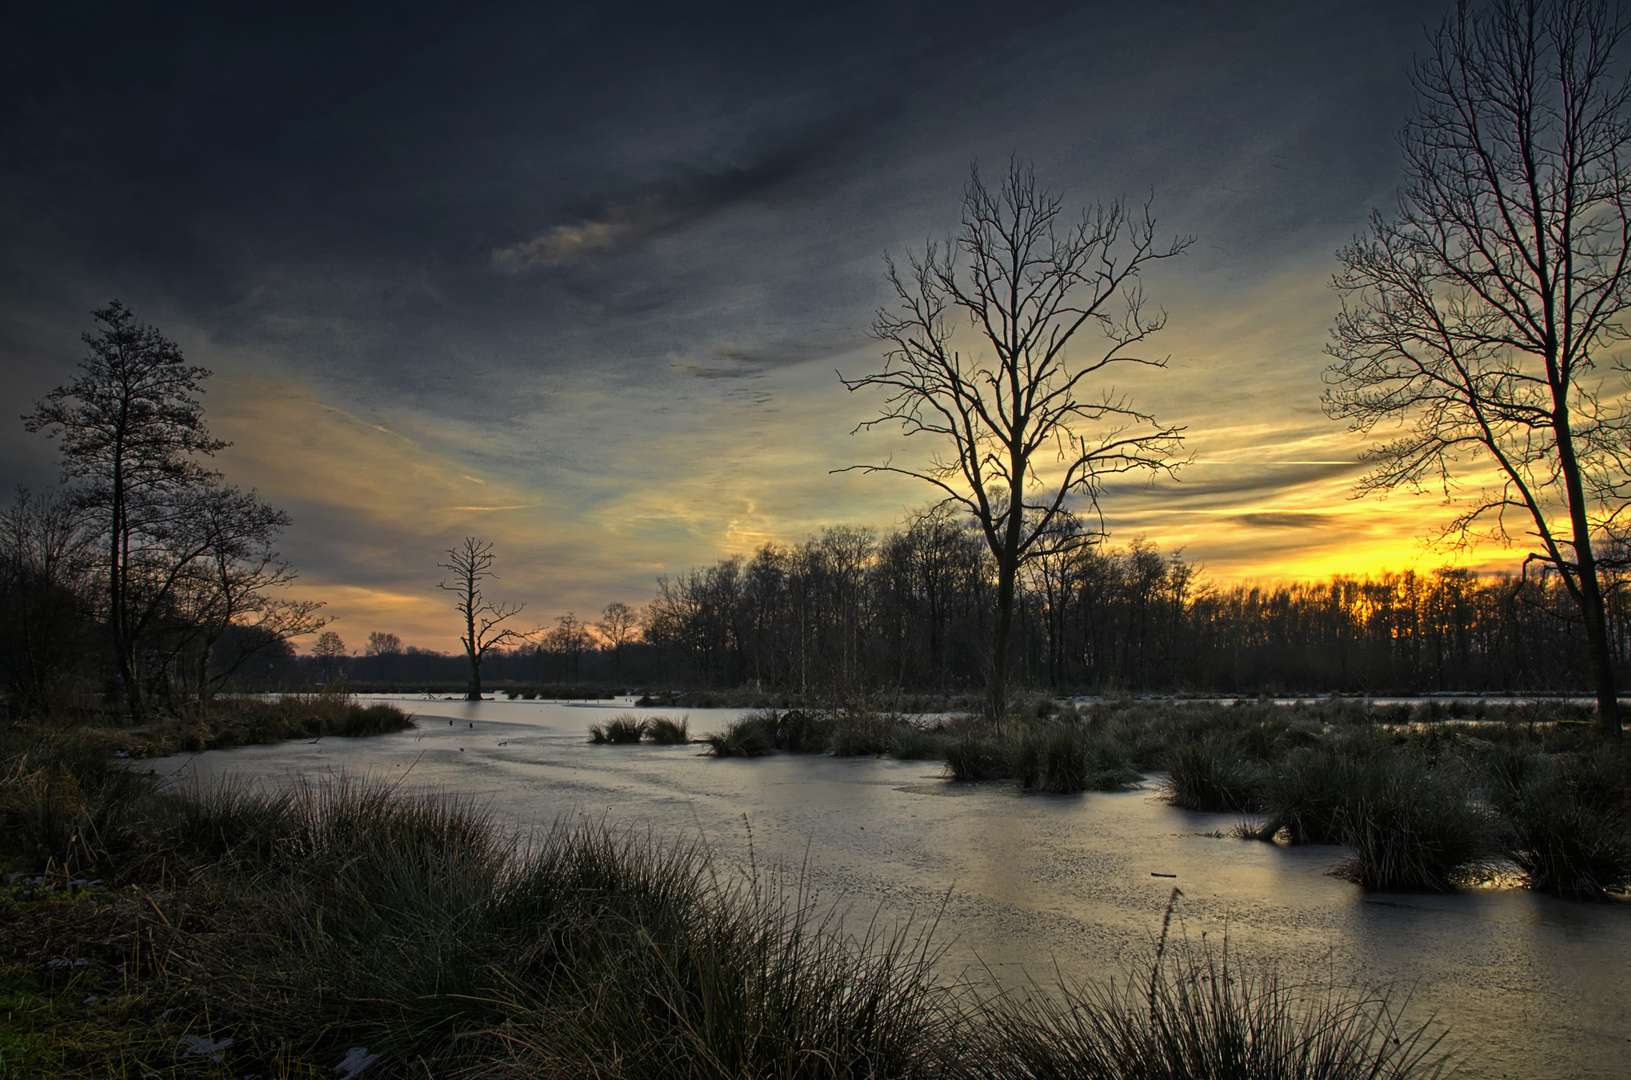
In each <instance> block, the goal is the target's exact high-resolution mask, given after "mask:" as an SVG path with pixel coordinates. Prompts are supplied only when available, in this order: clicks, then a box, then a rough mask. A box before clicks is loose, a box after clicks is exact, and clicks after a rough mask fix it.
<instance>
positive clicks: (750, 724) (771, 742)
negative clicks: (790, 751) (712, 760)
mask: <svg viewBox="0 0 1631 1080" xmlns="http://www.w3.org/2000/svg"><path fill="white" fill-rule="evenodd" d="M776 723H777V718H776V711H775V710H774V709H766V710H762V711H759V712H751V713H746V714H744V715H742V716H741V717H738V718H737V719H735V720H732V721H730V722H729V723H727V724H726V725H725V728H724V730H723V731H716V732H712V733H710V734H707V735H704V736H703V737H702V741H703V742H705V743H707V744H708V748H709V752H710V753H712V754H713V756H714V757H763V756H765V755H766V754H773V753H775V752H776Z"/></svg>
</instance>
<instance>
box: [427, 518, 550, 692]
mask: <svg viewBox="0 0 1631 1080" xmlns="http://www.w3.org/2000/svg"><path fill="white" fill-rule="evenodd" d="M496 558H497V557H496V556H495V555H494V554H493V544H492V541H490V540H477V539H476V538H475V537H473V536H467V537H465V538H464V543H463V544H461V545H459V546H458V547H455V548H449V549H448V551H447V562H444V563H437V564H436V565H437V566H439V567H441V568H442V569H443V570H446V571H448V572H449V573H450V574H452V575H453V577H452V579H451V580H450V581H441V582H439V583H437V586H436V587H437V588H438V589H442V590H444V591H446V592H450V593H452V594H454V596H455V598H456V599H455V600H454V603H453V606H454V607H455V608H456V609H458V612H459V614H460V615H461V616H463V617H464V635H463V636H462V637H460V638H459V643H460V644H461V645H463V646H464V652H465V656H466V657H467V658H468V659H469V661H470V685H469V689H468V690H467V691H466V692H465V695H464V696H465V700H466V701H480V700H481V662H482V660H483V659H484V658H485V657H486V656H487V653H488V652H489V651H490V650H492V649H493V648H495V647H497V646H499V645H503V644H505V643H507V642H511V641H524V640H526V638H527V637H529V636H530V635H531V633H532V632H531V631H525V632H524V631H519V630H514V629H511V628H509V627H506V626H503V625H502V624H503V623H505V622H507V621H509V620H510V619H512V618H514V617H515V616H516V615H519V614H520V613H521V609H522V608H523V607H525V606H526V605H524V604H505V603H495V602H494V601H492V600H490V599H488V598H487V596H486V595H485V593H484V592H483V588H484V586H483V582H485V581H486V580H487V579H488V578H493V579H495V580H496V579H497V577H498V575H497V574H496V573H494V572H493V563H494V562H495V561H496Z"/></svg>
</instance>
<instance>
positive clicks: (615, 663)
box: [595, 600, 640, 683]
mask: <svg viewBox="0 0 1631 1080" xmlns="http://www.w3.org/2000/svg"><path fill="white" fill-rule="evenodd" d="M595 629H596V630H598V631H599V632H600V635H601V636H602V637H604V638H605V639H606V644H608V645H610V646H611V647H612V671H613V672H614V674H613V678H614V679H616V681H617V682H619V683H621V682H622V681H623V650H624V649H626V648H628V646H629V643H630V642H632V641H634V640H635V639H636V638H638V637H639V636H640V614H639V612H637V611H635V610H634V609H633V608H631V607H629V605H627V604H625V603H623V601H621V600H614V601H612V602H611V603H610V604H607V605H606V607H605V609H604V610H602V611H601V613H600V621H599V622H597V623H595Z"/></svg>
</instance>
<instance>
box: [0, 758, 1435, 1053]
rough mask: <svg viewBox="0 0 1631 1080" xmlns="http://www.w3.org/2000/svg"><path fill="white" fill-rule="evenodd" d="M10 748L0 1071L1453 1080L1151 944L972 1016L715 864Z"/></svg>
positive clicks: (755, 880)
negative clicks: (1237, 1064) (1205, 1071)
mask: <svg viewBox="0 0 1631 1080" xmlns="http://www.w3.org/2000/svg"><path fill="white" fill-rule="evenodd" d="M0 750H3V757H0V761H3V765H0V768H3V770H4V775H5V777H6V783H5V784H4V785H3V787H0V845H3V846H0V858H3V859H4V860H5V861H6V868H7V871H8V873H7V876H6V878H5V879H4V880H5V881H6V882H7V884H6V886H5V887H4V889H3V890H0V919H3V920H4V924H5V925H6V927H7V933H6V935H5V936H4V938H3V940H4V942H5V944H4V945H3V946H0V994H4V995H5V998H6V1002H5V1004H6V1009H5V1012H4V1016H5V1019H4V1021H3V1027H0V1075H3V1076H5V1077H7V1078H11V1077H17V1078H23V1077H47V1076H49V1077H62V1076H125V1075H138V1074H139V1075H144V1076H173V1077H180V1076H208V1077H217V1076H218V1077H226V1076H233V1077H239V1076H244V1075H247V1074H258V1075H262V1076H279V1077H314V1076H334V1075H337V1074H338V1075H341V1076H354V1075H356V1074H357V1072H358V1071H360V1070H361V1069H362V1068H363V1067H366V1071H367V1075H368V1076H369V1077H370V1078H373V1077H388V1076H410V1075H412V1076H424V1075H438V1076H467V1077H520V1076H529V1077H531V1076H541V1077H551V1076H561V1077H565V1076H585V1075H592V1076H601V1077H628V1078H636V1077H648V1076H649V1077H671V1076H688V1077H719V1078H726V1077H744V1078H745V1077H788V1078H793V1077H812V1078H813V1077H839V1076H856V1077H859V1076H869V1077H919V1076H921V1077H930V1076H934V1077H960V1076H993V1077H995V1076H1004V1077H1008V1076H1081V1077H1123V1076H1125V1077H1132V1076H1174V1077H1176V1076H1183V1075H1196V1073H1195V1071H1194V1070H1195V1069H1196V1068H1200V1067H1202V1064H1201V1063H1205V1062H1214V1063H1217V1062H1226V1061H1232V1060H1236V1059H1239V1060H1240V1061H1241V1062H1242V1063H1245V1062H1246V1061H1247V1060H1248V1058H1247V1057H1243V1056H1242V1055H1248V1056H1249V1058H1250V1060H1251V1062H1253V1064H1251V1066H1250V1067H1251V1069H1252V1070H1253V1071H1252V1072H1251V1073H1250V1075H1254V1076H1276V1077H1278V1076H1286V1077H1309V1078H1314V1077H1333V1078H1336V1077H1356V1078H1357V1077H1401V1078H1402V1077H1416V1076H1430V1075H1435V1074H1436V1073H1437V1071H1438V1063H1437V1061H1436V1059H1435V1058H1434V1054H1435V1053H1436V1051H1435V1044H1434V1041H1433V1039H1432V1038H1430V1037H1428V1036H1427V1035H1425V1034H1424V1033H1423V1031H1422V1030H1420V1029H1416V1028H1410V1027H1404V1026H1401V1025H1400V1023H1399V1019H1398V1016H1397V1012H1396V1010H1394V1009H1393V1008H1391V1007H1390V1006H1389V1005H1388V1003H1387V1001H1386V999H1385V998H1377V997H1374V996H1365V995H1355V996H1348V995H1345V994H1342V993H1335V994H1333V993H1331V992H1329V991H1328V990H1326V991H1320V990H1314V991H1310V992H1308V993H1303V992H1301V991H1298V990H1297V989H1296V988H1287V987H1284V986H1281V985H1279V984H1277V983H1275V982H1274V981H1273V980H1272V979H1269V978H1267V977H1263V976H1253V977H1250V978H1244V979H1242V978H1240V977H1239V976H1241V975H1248V974H1250V973H1247V972H1238V973H1235V972H1230V971H1228V970H1225V969H1222V968H1220V964H1221V963H1222V959H1221V954H1220V955H1212V954H1209V953H1206V952H1205V951H1192V950H1187V949H1185V948H1179V947H1176V946H1175V947H1173V948H1167V947H1166V945H1165V941H1164V940H1163V942H1162V947H1161V948H1159V949H1158V950H1157V951H1156V954H1155V956H1154V957H1153V958H1152V960H1151V962H1150V964H1149V965H1148V966H1147V967H1146V968H1145V969H1144V970H1143V971H1142V972H1140V973H1138V974H1137V977H1136V979H1135V981H1134V982H1133V983H1131V984H1128V986H1126V987H1122V986H1121V984H1119V983H1117V984H1114V986H1111V985H1110V984H1105V985H1100V984H1098V983H1092V984H1085V985H1079V986H1078V985H1065V986H1060V987H1056V988H1043V987H1030V988H1028V990H1019V991H1016V992H1013V993H1009V994H1000V995H977V994H974V993H972V992H970V991H968V990H966V989H964V988H961V987H958V986H953V985H950V984H948V983H946V982H944V981H942V980H941V979H940V978H939V977H938V976H937V973H936V971H935V968H934V962H935V959H936V955H937V954H936V950H935V948H934V946H933V945H932V942H931V940H930V937H929V935H928V934H927V933H920V932H911V931H903V932H899V933H886V932H881V931H878V930H877V929H872V930H869V931H867V932H865V933H863V934H861V935H859V936H855V935H852V934H848V933H846V932H844V929H843V928H842V926H841V925H840V921H839V918H838V916H837V915H836V914H834V913H832V912H827V911H822V910H817V909H816V908H814V907H813V906H812V904H811V903H810V902H809V901H808V900H807V899H805V898H804V896H803V895H802V894H801V893H800V891H799V889H798V888H797V882H781V881H775V880H770V879H767V878H765V877H763V876H761V875H759V874H757V873H755V872H753V871H752V870H751V869H750V870H748V871H745V872H741V873H731V872H729V871H728V870H727V869H726V868H724V867H720V866H718V865H716V864H715V863H714V861H713V860H712V859H711V858H710V857H709V855H708V853H707V852H706V851H704V850H701V849H698V848H696V847H690V846H684V845H671V844H664V843H661V842H658V841H654V840H651V839H649V838H643V837H639V836H633V835H629V834H626V833H620V832H617V831H615V830H611V829H606V828H595V827H560V828H556V829H555V830H553V831H550V832H548V833H547V834H545V835H543V836H542V837H539V838H536V839H535V840H533V841H531V842H528V843H522V842H520V841H518V840H516V839H515V838H513V837H510V836H507V835H506V834H504V833H503V832H501V831H500V830H498V829H497V828H495V827H494V825H493V824H492V822H491V821H489V820H488V818H487V817H486V816H485V815H484V814H483V813H482V812H481V811H479V810H478V809H476V808H474V807H472V806H471V805H469V804H468V803H464V802H461V801H458V800H449V799H438V798H432V797H422V796H409V795H405V794H403V793H400V792H394V791H392V790H390V789H388V788H385V787H381V786H371V785H367V784H357V783H339V784H336V785H332V786H307V787H302V788H297V789H295V790H290V791H275V792H274V791H264V790H251V789H248V788H244V787H234V786H231V785H228V786H222V787H215V788H209V789H200V790H193V791H186V792H183V791H177V790H172V789H167V788H164V787H162V786H160V785H159V784H158V783H156V782H155V781H154V780H152V779H151V778H149V777H147V776H144V775H142V774H140V773H137V772H133V771H129V770H127V769H124V768H120V767H118V766H117V765H115V764H113V763H111V762H110V761H109V759H108V757H107V755H106V748H105V746H103V745H99V744H94V743H91V742H88V741H86V740H83V739H77V738H68V737H63V736H60V735H56V734H53V733H50V732H42V731H22V730H19V729H10V730H6V731H4V732H3V733H0ZM1219 975H1221V976H1223V977H1222V978H1221V980H1220V979H1219V978H1217V976H1219ZM1208 978H1210V979H1212V982H1211V983H1210V984H1207V983H1206V982H1205V981H1204V980H1205V979H1208ZM1311 1048H1313V1049H1312V1050H1311ZM1259 1063H1261V1064H1259ZM1205 1067H1208V1068H1210V1067H1211V1066H1205Z"/></svg>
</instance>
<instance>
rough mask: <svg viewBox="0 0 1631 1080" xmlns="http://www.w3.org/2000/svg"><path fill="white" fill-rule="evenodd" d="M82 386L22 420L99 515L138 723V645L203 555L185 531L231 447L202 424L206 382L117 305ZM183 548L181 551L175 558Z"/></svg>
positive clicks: (51, 398)
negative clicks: (212, 460)
mask: <svg viewBox="0 0 1631 1080" xmlns="http://www.w3.org/2000/svg"><path fill="white" fill-rule="evenodd" d="M94 316H95V318H96V320H97V321H98V322H99V323H101V324H102V329H101V330H100V332H98V333H96V334H94V335H93V334H85V335H83V338H84V341H85V344H86V345H87V346H89V348H90V353H89V355H88V356H87V357H86V358H85V359H84V360H83V361H81V362H80V365H79V368H80V374H79V377H78V378H76V379H74V381H73V382H71V383H68V384H67V385H66V386H59V387H57V388H56V389H55V390H52V391H51V392H50V393H49V394H47V395H45V397H44V399H43V400H41V401H39V402H38V403H36V404H35V406H34V411H33V412H31V413H28V414H27V415H25V416H24V417H23V421H24V425H25V426H26V427H27V429H28V430H29V431H43V432H45V433H46V434H47V435H48V436H50V437H53V438H56V437H60V438H61V447H62V472H63V479H64V480H68V481H78V482H79V487H78V488H77V494H78V496H79V497H80V498H81V499H82V500H83V502H84V504H85V505H86V506H87V507H89V508H90V510H91V512H92V513H93V514H94V515H95V516H96V518H97V520H98V522H99V525H100V531H101V534H102V543H103V551H104V552H105V555H106V560H105V574H106V579H105V584H106V594H105V595H106V596H107V605H108V611H107V621H108V628H109V630H110V631H111V636H112V639H113V652H114V656H115V662H116V663H117V665H118V674H119V678H120V679H121V680H122V681H123V684H124V687H125V693H126V701H127V704H128V706H129V709H130V712H131V715H132V716H133V717H136V718H140V717H141V716H142V715H143V714H144V713H145V711H146V699H145V695H144V693H143V682H142V678H141V675H142V672H141V671H140V670H139V668H138V664H137V645H138V643H139V642H140V641H141V639H142V636H143V634H144V633H146V632H147V631H148V630H149V629H150V628H151V627H152V626H153V625H154V624H155V622H156V620H157V618H158V616H159V614H160V613H161V612H162V611H163V610H164V609H165V608H166V606H167V605H168V603H169V600H170V597H171V594H172V590H173V589H174V587H175V584H176V581H177V578H178V577H179V575H180V574H181V573H182V572H183V571H184V570H185V569H186V568H187V567H188V566H189V565H190V563H191V561H192V559H193V558H195V557H197V555H198V554H199V553H200V552H201V551H202V549H195V548H192V547H190V546H188V543H187V541H186V540H179V541H178V537H180V536H181V534H183V533H184V532H186V527H187V526H188V524H189V522H190V515H191V513H192V510H193V509H194V507H195V505H196V502H195V499H194V496H195V495H196V493H197V491H198V490H199V489H200V488H202V487H205V486H207V485H208V484H209V483H210V482H211V481H212V480H213V479H214V478H215V476H216V475H217V474H216V473H215V472H214V471H213V470H211V469H207V468H205V467H204V465H203V464H201V462H200V460H199V459H200V458H202V457H208V456H209V455H212V454H214V453H215V452H216V451H217V450H220V449H222V448H223V447H225V446H226V445H227V444H226V443H224V442H222V441H221V440H219V439H216V438H213V437H212V436H211V435H210V433H209V429H208V427H207V426H206V425H205V423H204V408H203V406H202V405H201V404H199V401H198V398H197V397H196V395H197V394H199V393H201V392H202V385H201V384H202V382H203V380H204V379H205V378H207V377H208V376H209V374H210V373H209V371H208V370H206V369H205V368H201V367H195V366H189V365H188V364H187V362H186V360H185V359H184V358H183V356H182V354H181V349H180V348H179V347H177V345H176V344H175V342H173V341H170V340H169V339H168V338H166V337H165V336H164V335H163V334H161V333H159V332H158V330H156V329H155V328H153V327H151V326H142V325H141V324H140V323H138V322H137V321H136V316H135V315H134V314H133V313H132V312H131V311H130V309H129V308H126V307H125V306H124V305H123V304H121V303H119V301H117V300H114V301H113V302H111V303H110V304H109V305H108V306H107V307H105V308H103V309H102V310H100V311H97V312H95V313H94ZM178 544H179V548H178Z"/></svg>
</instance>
